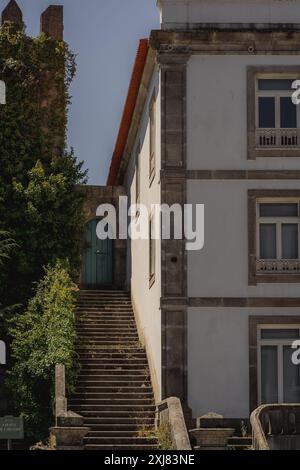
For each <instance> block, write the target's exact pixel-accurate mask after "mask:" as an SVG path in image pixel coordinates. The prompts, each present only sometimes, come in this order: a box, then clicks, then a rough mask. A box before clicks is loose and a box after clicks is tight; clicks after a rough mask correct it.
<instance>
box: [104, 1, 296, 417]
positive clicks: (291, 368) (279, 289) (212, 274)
mask: <svg viewBox="0 0 300 470" xmlns="http://www.w3.org/2000/svg"><path fill="white" fill-rule="evenodd" d="M158 5H159V8H160V11H161V23H162V24H161V30H157V31H152V33H151V37H150V40H149V47H148V49H147V52H146V54H145V56H144V62H143V64H142V73H141V74H140V77H139V78H137V77H136V82H135V85H137V84H138V94H137V97H136V100H135V101H134V107H133V115H132V116H131V120H130V127H129V128H128V132H127V134H126V142H125V145H124V148H123V149H122V152H121V154H119V157H120V159H119V162H116V161H115V162H113V163H115V165H114V174H113V176H112V173H111V174H110V180H109V181H110V183H113V184H122V185H124V186H125V187H126V188H127V192H128V195H129V197H130V201H131V202H141V203H143V204H145V205H146V206H147V207H149V209H150V207H151V204H163V203H165V204H169V205H172V204H174V203H179V204H181V205H182V206H183V205H184V204H204V205H205V245H204V248H203V249H202V250H201V251H196V252H195V251H190V252H188V251H186V249H185V241H184V240H162V241H160V240H156V241H155V242H149V241H147V240H138V241H131V242H130V243H128V250H127V277H128V286H129V287H130V288H131V292H132V299H133V304H134V308H135V314H136V318H137V323H138V326H139V331H140V336H141V339H142V340H143V342H144V343H145V345H146V348H147V353H148V357H149V363H150V368H151V375H152V379H153V385H154V389H155V396H156V399H157V400H160V399H161V398H165V397H168V396H174V395H175V396H178V397H179V398H181V400H182V402H183V404H184V406H185V407H186V409H191V410H192V413H193V415H194V416H195V417H196V416H200V415H202V414H204V413H206V412H208V411H215V412H217V413H220V414H222V415H223V416H224V417H226V418H241V419H244V418H247V417H249V413H250V412H251V411H252V410H253V409H254V408H256V407H257V406H258V405H259V404H260V403H273V402H290V403H291V402H293V403H298V402H300V366H297V365H295V364H293V362H292V359H291V357H292V353H293V349H292V347H291V346H292V343H293V342H294V340H297V339H299V338H300V285H299V284H300V106H297V105H296V104H294V103H293V101H292V93H293V92H294V91H295V89H294V88H292V86H293V83H294V82H295V81H296V80H300V63H299V52H300V46H299V44H300V2H299V1H296V0H287V1H280V0H246V1H243V2H241V1H237V0H160V1H159V2H158ZM139 61H140V62H141V59H140V57H139V55H138V57H137V62H136V66H137V65H138V63H139ZM140 66H141V63H140ZM116 163H118V165H116ZM112 167H113V164H112ZM111 172H112V170H111ZM136 217H139V214H137V215H136Z"/></svg>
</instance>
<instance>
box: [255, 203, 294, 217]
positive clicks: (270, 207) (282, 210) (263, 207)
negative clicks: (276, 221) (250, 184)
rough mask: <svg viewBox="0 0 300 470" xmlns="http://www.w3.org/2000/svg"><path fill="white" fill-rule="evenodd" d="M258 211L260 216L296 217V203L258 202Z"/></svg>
mask: <svg viewBox="0 0 300 470" xmlns="http://www.w3.org/2000/svg"><path fill="white" fill-rule="evenodd" d="M259 213H260V217H298V204H297V203H293V204H282V203H279V204H277V203H270V204H260V205H259Z"/></svg>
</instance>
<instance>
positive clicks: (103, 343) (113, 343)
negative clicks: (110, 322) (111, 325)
mask: <svg viewBox="0 0 300 470" xmlns="http://www.w3.org/2000/svg"><path fill="white" fill-rule="evenodd" d="M135 343H136V341H135V340H130V341H126V339H124V338H123V339H122V338H119V339H115V340H113V339H112V340H110V341H105V340H100V339H95V340H93V341H84V340H82V341H80V343H79V342H77V344H76V347H77V346H78V345H81V346H85V347H89V348H90V347H93V346H123V345H131V346H133V347H134V345H135Z"/></svg>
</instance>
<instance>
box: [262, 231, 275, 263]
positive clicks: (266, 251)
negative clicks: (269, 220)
mask: <svg viewBox="0 0 300 470" xmlns="http://www.w3.org/2000/svg"><path fill="white" fill-rule="evenodd" d="M259 235H260V258H261V259H276V258H277V256H276V225H275V224H260V226H259Z"/></svg>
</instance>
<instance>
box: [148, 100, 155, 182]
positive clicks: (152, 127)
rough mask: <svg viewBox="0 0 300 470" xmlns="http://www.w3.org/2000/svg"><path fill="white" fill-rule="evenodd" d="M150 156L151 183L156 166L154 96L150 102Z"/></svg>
mask: <svg viewBox="0 0 300 470" xmlns="http://www.w3.org/2000/svg"><path fill="white" fill-rule="evenodd" d="M149 114H150V150H149V152H150V155H149V178H150V181H153V178H154V177H155V164H156V158H155V154H156V103H155V95H153V97H152V99H151V102H150V110H149Z"/></svg>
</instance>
